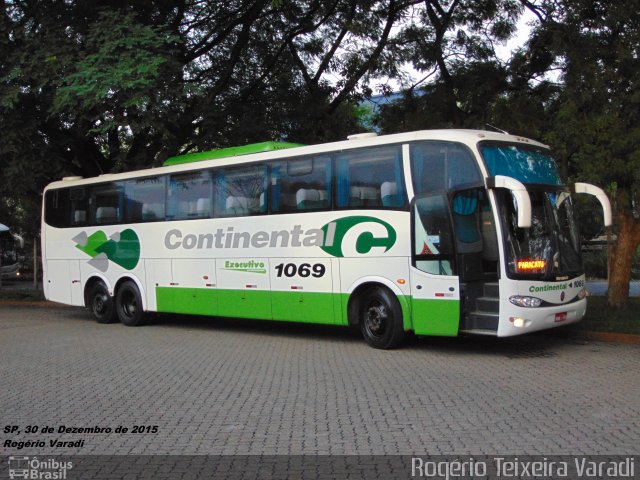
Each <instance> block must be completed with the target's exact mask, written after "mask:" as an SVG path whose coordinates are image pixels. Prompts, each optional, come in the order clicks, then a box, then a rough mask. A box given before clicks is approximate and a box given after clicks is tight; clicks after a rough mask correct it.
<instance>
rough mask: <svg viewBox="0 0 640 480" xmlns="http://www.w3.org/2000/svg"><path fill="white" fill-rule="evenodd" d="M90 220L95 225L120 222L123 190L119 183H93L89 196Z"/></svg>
mask: <svg viewBox="0 0 640 480" xmlns="http://www.w3.org/2000/svg"><path fill="white" fill-rule="evenodd" d="M89 203H90V207H89V211H90V218H89V220H90V222H91V223H92V224H95V225H104V224H109V223H121V222H122V212H123V210H124V209H123V207H124V192H123V188H122V185H121V184H117V183H105V184H99V185H94V186H93V187H92V188H91V194H90V197H89Z"/></svg>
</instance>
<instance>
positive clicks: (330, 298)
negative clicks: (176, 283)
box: [156, 287, 342, 324]
mask: <svg viewBox="0 0 640 480" xmlns="http://www.w3.org/2000/svg"><path fill="white" fill-rule="evenodd" d="M340 297H341V295H334V294H333V293H316V292H278V291H273V292H270V291H264V290H249V289H246V290H219V289H207V288H182V287H156V304H157V310H158V312H163V313H184V314H190V315H217V316H221V317H240V318H255V319H263V320H270V319H274V320H284V321H292V322H300V323H324V324H335V323H338V324H340V323H342V318H341V317H342V315H341V313H340V311H341V310H340V309H341V305H342V299H341V298H340ZM336 313H338V314H339V315H336Z"/></svg>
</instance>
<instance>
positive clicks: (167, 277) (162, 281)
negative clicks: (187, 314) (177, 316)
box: [144, 258, 175, 313]
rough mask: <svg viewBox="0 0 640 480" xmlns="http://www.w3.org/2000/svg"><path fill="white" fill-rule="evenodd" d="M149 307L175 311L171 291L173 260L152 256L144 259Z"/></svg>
mask: <svg viewBox="0 0 640 480" xmlns="http://www.w3.org/2000/svg"><path fill="white" fill-rule="evenodd" d="M144 269H145V279H146V284H147V288H146V292H145V293H146V295H147V309H148V310H150V311H157V312H164V313H175V312H174V311H173V309H174V308H175V307H174V303H175V301H174V300H173V297H172V292H171V260H170V259H168V258H163V259H159V258H152V259H146V260H145V261H144Z"/></svg>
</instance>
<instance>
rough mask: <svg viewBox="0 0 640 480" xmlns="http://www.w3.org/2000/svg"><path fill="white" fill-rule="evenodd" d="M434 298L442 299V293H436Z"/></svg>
mask: <svg viewBox="0 0 640 480" xmlns="http://www.w3.org/2000/svg"><path fill="white" fill-rule="evenodd" d="M436 297H444V293H436Z"/></svg>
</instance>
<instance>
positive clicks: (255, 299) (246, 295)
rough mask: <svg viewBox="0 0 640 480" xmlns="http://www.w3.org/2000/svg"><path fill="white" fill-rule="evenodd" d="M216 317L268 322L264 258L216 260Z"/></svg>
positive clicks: (268, 290)
mask: <svg viewBox="0 0 640 480" xmlns="http://www.w3.org/2000/svg"><path fill="white" fill-rule="evenodd" d="M216 278H217V279H218V315H220V316H223V317H240V318H257V319H264V320H270V319H271V318H273V316H272V315H273V314H272V311H271V285H270V282H269V260H268V259H267V258H256V257H251V258H223V259H218V260H216Z"/></svg>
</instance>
